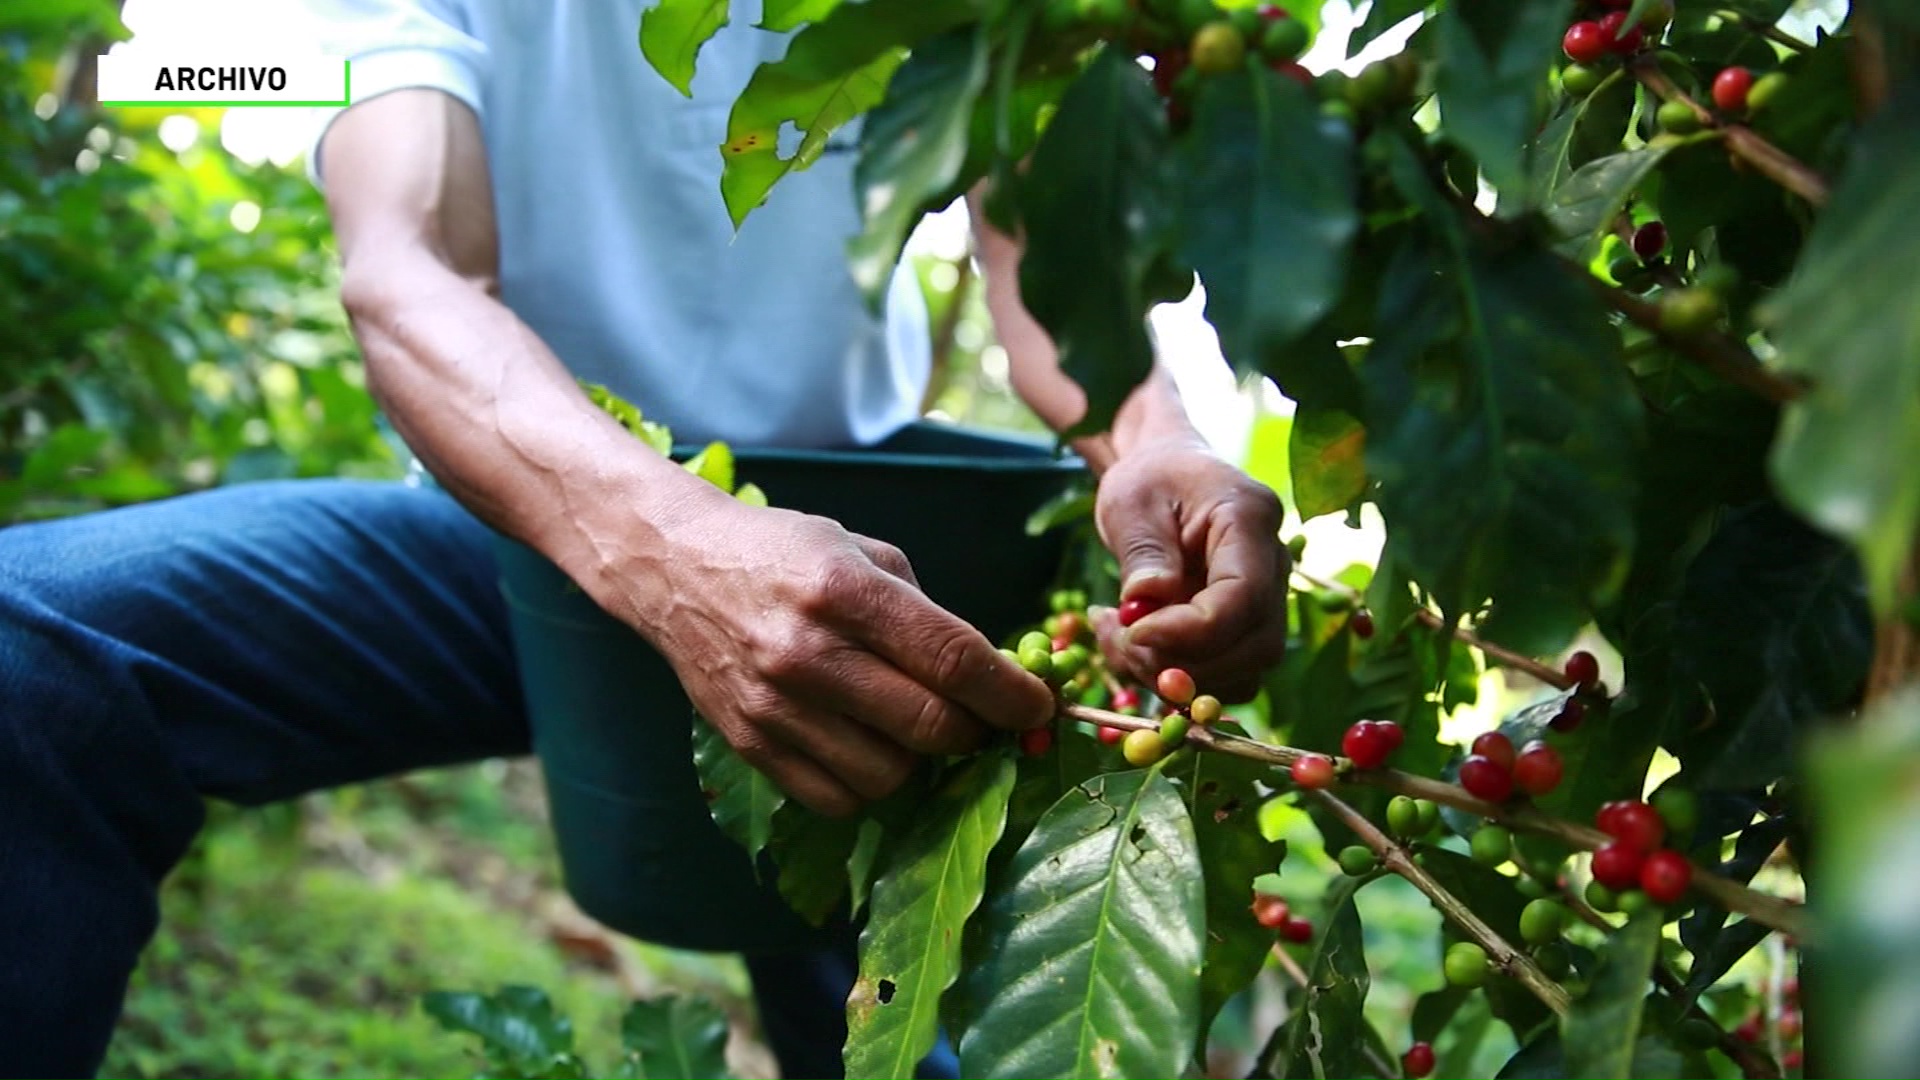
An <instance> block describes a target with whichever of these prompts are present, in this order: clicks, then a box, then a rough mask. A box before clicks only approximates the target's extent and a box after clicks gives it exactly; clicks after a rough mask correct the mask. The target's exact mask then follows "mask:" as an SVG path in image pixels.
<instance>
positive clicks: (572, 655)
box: [497, 424, 1084, 952]
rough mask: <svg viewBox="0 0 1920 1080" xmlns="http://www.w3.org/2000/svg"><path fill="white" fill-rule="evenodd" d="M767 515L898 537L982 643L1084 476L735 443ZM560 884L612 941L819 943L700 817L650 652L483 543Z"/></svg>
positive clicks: (925, 581)
mask: <svg viewBox="0 0 1920 1080" xmlns="http://www.w3.org/2000/svg"><path fill="white" fill-rule="evenodd" d="M735 454H736V458H737V469H738V475H739V479H740V481H741V482H743V483H744V482H748V481H751V482H753V483H755V484H758V485H760V487H761V488H763V489H764V490H765V491H766V493H767V495H768V497H769V499H771V501H772V502H773V504H774V505H776V506H781V507H785V508H788V509H793V510H801V511H805V512H807V513H812V514H819V515H821V516H824V517H829V518H832V519H834V520H835V521H838V522H840V523H842V524H843V525H845V526H846V527H847V528H849V529H851V530H853V531H854V532H857V533H861V534H864V535H867V536H872V537H875V538H877V539H882V540H886V541H888V542H889V543H892V544H895V545H898V546H899V547H900V548H901V549H902V550H903V551H905V552H906V553H907V556H908V558H909V559H911V560H912V562H913V567H914V573H915V574H916V575H917V576H918V577H919V579H920V583H921V585H922V587H923V588H925V589H926V591H927V593H928V595H929V596H931V597H932V598H933V599H934V600H935V601H937V602H938V603H940V604H941V605H942V606H944V607H946V608H947V609H948V610H950V611H952V612H954V613H955V614H957V615H959V616H960V617H961V618H964V619H966V620H967V621H968V622H970V623H972V624H973V625H974V626H977V627H979V628H980V629H981V630H982V631H984V632H985V633H986V634H987V635H988V636H989V637H990V638H992V639H995V640H998V639H999V638H1000V637H1002V636H1004V635H1005V634H1007V633H1009V632H1011V631H1012V630H1014V629H1016V628H1017V627H1019V626H1020V625H1021V624H1022V623H1025V622H1029V621H1031V620H1032V619H1033V618H1034V616H1035V614H1036V613H1037V611H1038V605H1039V603H1040V598H1041V596H1042V595H1043V593H1044V592H1045V590H1046V589H1047V587H1048V585H1049V584H1050V583H1051V582H1052V581H1053V579H1054V576H1055V574H1056V573H1057V571H1058V569H1059V566H1060V558H1061V555H1062V549H1061V541H1060V540H1059V539H1057V538H1056V537H1053V536H1045V537H1040V538H1034V537H1029V536H1027V535H1026V531H1025V528H1024V525H1025V521H1026V518H1027V515H1028V514H1030V513H1031V512H1032V511H1033V510H1034V509H1035V508H1037V507H1038V506H1040V505H1041V504H1042V503H1043V502H1045V501H1046V500H1047V499H1049V498H1052V497H1053V496H1055V495H1057V494H1059V493H1060V492H1061V491H1063V490H1064V489H1065V488H1066V487H1067V486H1068V485H1069V484H1071V483H1072V482H1073V480H1074V479H1075V478H1076V477H1078V476H1081V475H1083V474H1084V466H1083V464H1082V463H1081V462H1080V461H1078V460H1077V459H1073V458H1066V459H1061V458H1057V457H1055V456H1054V454H1053V451H1052V447H1051V445H1050V444H1046V443H1040V442H1035V441H1028V440H1021V439H1015V438H1009V437H1005V436H996V435H986V434H981V433H976V432H970V431H965V430H961V429H957V428H952V427H943V426H936V425H931V424H920V425H915V426H913V427H910V428H908V429H907V430H906V431H904V432H902V433H901V434H900V435H898V436H896V437H894V438H893V439H891V440H889V441H887V442H886V443H883V444H881V445H880V446H879V447H876V448H874V449H872V450H857V451H791V450H755V449H736V450H735ZM497 552H498V557H499V562H500V573H501V589H502V591H503V592H504V593H505V595H506V597H507V601H508V604H509V607H510V610H511V613H512V622H513V636H514V645H515V649H516V652H517V654H518V659H519V666H520V674H521V679H522V683H523V686H524V688H525V692H526V698H527V707H528V711H529V715H530V719H531V722H532V727H533V743H534V751H535V753H537V754H538V755H539V757H540V760H541V765H542V768H543V770H544V772H545V774H546V782H547V794H548V801H549V805H550V808H551V811H552V818H553V828H554V834H555V837H556V839H557V842H558V847H559V851H560V861H561V869H562V871H563V873H564V875H565V878H566V884H567V890H568V892H569V893H571V894H572V896H573V898H574V900H575V902H576V903H578V904H579V905H580V907H581V908H582V909H583V910H585V911H586V912H587V913H588V914H590V915H592V916H593V917H594V918H596V919H598V920H600V921H601V922H603V923H605V924H606V925H608V926H610V927H612V928H613V929H615V930H618V931H620V932H622V933H625V934H629V935H632V936H634V937H637V938H640V939H643V940H647V941H652V942H657V943H659V944H662V945H669V946H673V947H677V948H684V949H700V950H708V951H726V952H733V951H741V952H782V951H789V950H796V949H803V948H808V947H812V946H815V945H818V944H820V943H822V942H823V941H824V940H825V939H824V938H823V937H822V936H821V934H820V933H819V932H817V931H814V930H813V929H812V928H810V927H808V926H807V925H806V924H805V923H804V922H803V921H802V920H801V919H800V918H799V917H798V916H796V915H794V914H793V913H792V912H791V911H789V910H788V909H787V907H786V905H785V904H784V903H783V902H782V901H781V900H780V898H779V895H778V893H777V892H776V891H775V890H774V889H773V886H772V883H771V880H767V881H758V880H756V877H755V875H754V873H753V868H752V865H751V863H750V861H749V860H748V859H747V857H746V853H745V852H744V851H743V850H742V849H741V848H740V847H739V846H738V845H737V844H735V843H734V842H733V841H731V840H729V839H728V838H727V837H726V836H725V835H724V834H723V833H721V832H720V830H719V828H718V827H717V826H715V825H714V824H713V821H712V819H711V818H710V817H709V816H708V814H707V807H706V803H705V801H704V799H703V798H702V796H701V793H700V788H699V783H698V780H697V779H696V776H695V773H694V769H693V760H692V758H693V751H692V736H691V731H690V724H691V717H692V706H691V705H690V704H689V703H688V701H687V697H686V694H685V693H684V691H682V689H681V687H680V684H679V681H678V680H677V679H676V678H675V677H674V674H673V671H672V669H671V668H670V667H669V666H668V664H667V662H666V660H665V659H664V658H662V657H661V656H660V655H659V654H658V653H656V652H655V651H654V650H653V648H652V647H651V646H650V645H648V644H647V643H646V641H645V640H644V639H642V638H641V637H640V636H639V635H637V634H635V633H634V632H633V631H631V630H630V629H628V628H627V627H626V626H625V625H623V624H621V623H620V622H619V621H617V620H615V619H614V618H613V617H611V616H609V615H607V614H606V613H605V612H603V611H601V610H600V608H599V607H598V606H597V605H595V604H594V603H593V602H592V601H591V600H589V599H588V598H587V596H586V595H585V594H584V593H583V592H581V591H580V590H579V588H577V587H576V586H575V585H574V584H573V583H572V582H571V581H569V580H568V579H567V578H566V577H565V576H564V575H563V574H562V573H561V572H560V571H559V569H558V568H557V567H555V566H554V565H553V563H552V562H550V561H549V560H547V559H546V558H545V557H544V556H541V555H540V554H538V553H536V552H534V551H533V550H532V549H530V548H528V547H525V546H524V545H521V544H519V543H516V542H514V541H511V540H507V539H505V538H501V539H500V540H499V542H498V544H497Z"/></svg>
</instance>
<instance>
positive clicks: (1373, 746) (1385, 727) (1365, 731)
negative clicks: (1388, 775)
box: [1340, 720, 1400, 769]
mask: <svg viewBox="0 0 1920 1080" xmlns="http://www.w3.org/2000/svg"><path fill="white" fill-rule="evenodd" d="M1399 731H1400V725H1398V724H1395V723H1392V722H1391V721H1388V722H1385V723H1381V722H1377V721H1373V720H1362V721H1360V722H1359V723H1357V724H1354V725H1353V726H1352V727H1350V728H1348V729H1347V733H1346V734H1345V735H1344V736H1342V737H1341V739H1340V752H1341V753H1343V754H1345V755H1347V756H1348V757H1350V758H1352V759H1353V763H1354V765H1355V766H1356V767H1358V768H1362V769H1377V768H1379V767H1380V766H1382V765H1385V764H1386V763H1387V758H1388V757H1390V756H1392V754H1393V750H1394V747H1396V746H1398V745H1399V744H1400V736H1399Z"/></svg>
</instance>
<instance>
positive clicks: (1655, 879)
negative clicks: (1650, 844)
mask: <svg viewBox="0 0 1920 1080" xmlns="http://www.w3.org/2000/svg"><path fill="white" fill-rule="evenodd" d="M1691 884H1693V864H1692V863H1690V862H1688V861H1687V857H1686V856H1685V855H1682V854H1680V853H1679V852H1677V851H1673V850H1671V849H1663V850H1660V851H1656V852H1654V853H1653V854H1651V855H1649V856H1647V858H1646V861H1645V862H1643V863H1641V864H1640V887H1641V888H1642V889H1645V890H1646V892H1647V896H1648V897H1649V898H1650V899H1652V900H1653V902H1654V903H1656V904H1672V903H1676V902H1678V901H1679V899H1680V898H1681V897H1682V896H1685V895H1686V894H1687V886H1689V885H1691Z"/></svg>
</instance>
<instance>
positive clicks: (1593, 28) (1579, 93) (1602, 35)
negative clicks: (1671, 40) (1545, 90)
mask: <svg viewBox="0 0 1920 1080" xmlns="http://www.w3.org/2000/svg"><path fill="white" fill-rule="evenodd" d="M1632 7H1633V0H1597V2H1593V3H1588V4H1585V5H1583V11H1582V12H1581V14H1580V17H1579V18H1577V19H1575V20H1574V21H1573V23H1572V25H1570V26H1568V27H1567V32H1566V34H1565V35H1564V36H1563V37H1561V39H1560V48H1561V51H1563V52H1565V53H1566V54H1567V59H1568V60H1571V61H1573V63H1572V64H1570V65H1569V66H1568V67H1567V68H1566V70H1564V71H1562V72H1561V73H1560V85H1561V87H1562V88H1564V89H1565V90H1566V91H1567V93H1569V94H1572V95H1574V96H1575V97H1586V96H1587V95H1588V94H1591V93H1593V92H1594V90H1596V89H1598V88H1599V86H1600V83H1601V82H1602V81H1603V80H1604V79H1605V78H1606V65H1607V64H1609V63H1611V62H1612V61H1614V60H1616V59H1625V58H1627V57H1630V56H1633V55H1634V54H1635V53H1638V52H1640V51H1642V50H1643V49H1645V48H1646V47H1647V46H1648V44H1649V42H1650V41H1658V40H1659V38H1660V35H1662V34H1664V33H1666V30H1667V25H1668V24H1669V23H1671V22H1672V21H1673V3H1672V0H1662V2H1660V3H1656V4H1654V5H1653V6H1652V7H1649V8H1648V9H1647V10H1646V11H1645V12H1644V13H1643V14H1642V15H1641V16H1640V18H1639V19H1637V20H1633V21H1631V22H1630V21H1629V18H1630V17H1631V15H1632V12H1631V10H1630V9H1631V8H1632Z"/></svg>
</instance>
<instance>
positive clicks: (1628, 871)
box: [1593, 840, 1646, 892]
mask: <svg viewBox="0 0 1920 1080" xmlns="http://www.w3.org/2000/svg"><path fill="white" fill-rule="evenodd" d="M1645 861H1646V855H1645V854H1643V853H1642V852H1641V851H1640V850H1639V849H1637V848H1634V847H1632V846H1631V845H1629V844H1626V843H1624V842H1622V841H1619V840H1615V841H1613V842H1612V843H1610V844H1602V845H1601V846H1600V850H1598V851H1596V852H1594V853H1593V880H1595V881H1597V882H1599V883H1600V884H1602V885H1605V886H1606V887H1607V888H1609V889H1612V890H1614V891H1615V892H1619V891H1621V890H1623V889H1637V888H1639V887H1640V866H1641V864H1642V863H1644V862H1645Z"/></svg>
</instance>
